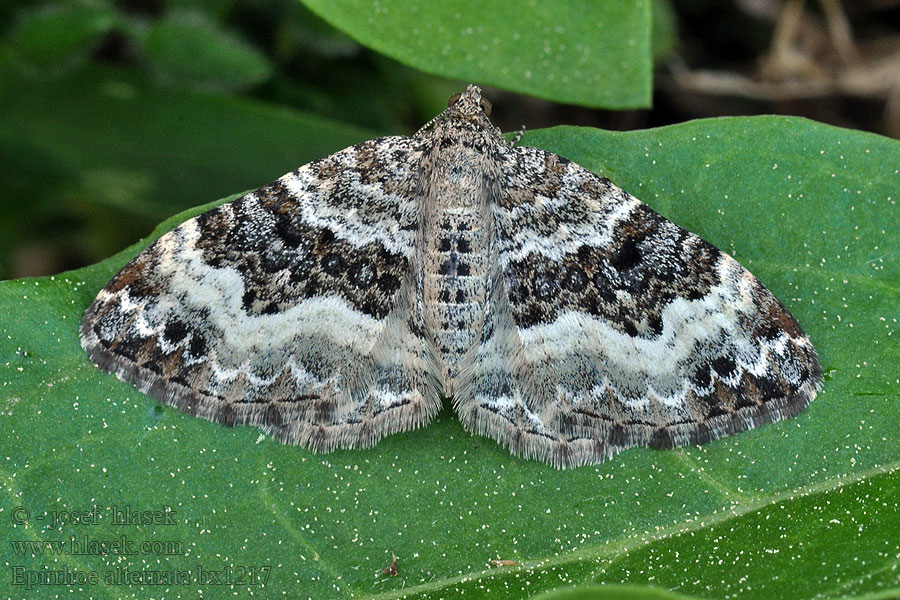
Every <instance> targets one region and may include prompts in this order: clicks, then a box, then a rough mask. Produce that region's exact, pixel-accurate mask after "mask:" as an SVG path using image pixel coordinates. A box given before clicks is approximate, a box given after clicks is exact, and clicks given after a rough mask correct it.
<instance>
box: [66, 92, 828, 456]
mask: <svg viewBox="0 0 900 600" xmlns="http://www.w3.org/2000/svg"><path fill="white" fill-rule="evenodd" d="M488 106H489V105H488V104H487V103H486V101H485V100H483V99H482V97H481V91H480V90H479V88H477V87H475V86H469V87H468V88H467V89H466V91H465V92H463V93H462V94H458V95H457V96H455V97H454V98H451V102H450V103H449V106H448V108H447V109H446V110H445V111H444V112H443V113H441V114H440V115H438V116H437V117H435V118H434V119H432V121H430V122H429V123H428V124H427V125H426V126H425V127H423V128H422V129H421V130H420V131H419V132H418V133H417V134H416V135H414V136H413V137H404V136H395V137H382V138H378V139H374V140H370V141H367V142H363V143H361V144H358V145H355V146H352V147H350V148H347V149H345V150H342V151H340V152H337V153H336V154H332V155H331V156H327V157H325V158H322V159H319V160H316V161H314V162H312V163H309V164H308V165H305V166H303V167H300V168H299V169H297V170H296V171H293V172H291V173H288V174H286V175H284V176H283V177H281V178H280V179H278V180H276V181H274V182H272V183H270V184H268V185H266V186H265V187H262V188H260V189H258V190H256V191H254V192H250V193H248V194H246V195H245V196H243V197H241V198H239V199H237V200H235V201H233V202H230V203H227V204H223V205H221V206H219V207H218V208H214V209H212V210H210V211H209V212H206V213H204V214H201V215H200V216H198V217H196V218H193V219H190V220H188V221H186V222H184V223H182V224H181V225H180V226H178V227H177V228H175V229H174V230H172V231H170V232H168V233H167V234H165V235H164V236H162V237H161V238H160V239H159V240H158V241H156V242H155V243H153V244H152V245H150V246H149V247H148V248H147V249H145V250H144V251H143V252H141V253H140V254H138V255H137V256H136V257H135V258H134V259H133V260H132V261H131V262H129V263H128V264H127V265H126V266H125V267H124V268H123V269H122V270H121V271H119V272H118V274H117V275H115V277H113V278H112V280H111V281H110V282H109V283H108V284H107V286H106V287H105V288H104V289H103V290H101V291H100V293H99V294H98V296H97V298H96V299H95V300H94V302H93V303H92V304H91V305H90V307H89V308H88V309H87V311H86V312H85V315H84V319H83V321H82V324H81V330H80V332H81V343H82V346H83V347H84V349H85V350H86V351H87V352H88V353H89V354H90V358H91V360H92V361H93V362H94V363H95V364H97V365H98V366H99V367H100V368H101V369H104V370H106V371H110V372H112V373H115V375H116V376H118V377H119V378H120V379H122V380H124V381H127V382H130V383H132V384H133V385H134V386H135V387H137V389H139V390H140V391H142V392H144V393H146V394H148V395H150V396H152V397H154V398H156V399H157V400H160V401H162V402H164V403H166V404H170V405H172V406H175V407H178V408H179V409H181V410H182V411H185V412H188V413H190V414H192V415H195V416H198V417H202V418H204V419H209V420H211V421H215V422H216V423H222V424H225V425H253V426H257V427H259V428H261V429H262V430H263V431H265V432H266V433H268V434H271V435H273V436H274V437H276V438H277V439H279V440H281V441H282V442H284V443H288V444H296V445H299V446H303V447H306V448H309V449H311V450H313V451H316V452H329V451H332V450H335V449H337V448H355V447H366V446H371V445H373V444H375V443H376V442H378V441H379V440H380V439H381V438H382V437H384V436H386V435H390V434H393V433H396V432H400V431H406V430H410V429H413V428H416V427H420V426H422V425H424V424H426V423H427V422H428V421H429V420H431V419H432V418H433V417H434V416H435V414H436V413H437V412H438V411H439V410H440V409H441V406H442V398H443V397H448V398H452V405H453V407H454V408H455V410H456V412H457V414H458V416H459V419H460V421H461V422H462V425H463V426H464V427H465V428H466V429H467V430H469V431H471V432H474V433H476V434H480V435H485V436H489V437H491V438H493V439H495V440H497V441H498V442H499V443H501V444H502V445H504V446H506V447H507V448H509V450H510V451H511V452H512V453H513V454H515V455H519V456H522V457H527V458H533V459H538V460H541V461H544V462H547V463H550V464H551V465H553V466H555V467H559V468H565V467H575V466H579V465H585V464H595V463H599V462H601V461H603V460H605V459H608V458H610V457H611V456H613V455H614V454H615V453H617V452H619V451H620V450H622V449H624V448H629V447H632V446H651V447H655V448H673V447H677V446H683V445H686V444H700V443H704V442H707V441H709V440H713V439H716V438H720V437H722V436H725V435H729V434H732V433H735V432H739V431H744V430H747V429H751V428H753V427H756V426H758V425H760V424H763V423H769V422H772V421H777V420H780V419H784V418H788V417H791V416H794V415H796V414H797V413H799V412H800V411H801V410H803V408H804V407H806V406H807V405H808V403H809V402H810V401H811V400H812V399H813V398H814V397H815V395H816V392H817V390H818V389H819V386H820V385H821V382H822V370H821V367H820V366H819V361H818V358H817V355H816V351H815V349H814V348H813V346H812V344H811V343H810V341H809V338H808V337H807V336H806V334H805V333H804V332H803V330H802V329H801V328H800V325H799V324H798V323H797V321H796V320H795V319H794V318H793V317H792V316H791V315H790V314H789V313H788V311H787V310H786V309H785V307H784V306H783V305H782V304H781V302H779V301H778V300H777V299H776V298H775V297H774V296H773V295H772V293H771V292H769V290H768V289H766V288H765V287H764V286H763V285H762V284H761V283H760V282H759V281H758V280H757V279H756V278H755V277H754V276H753V275H752V274H750V272H748V271H747V270H746V269H745V268H744V267H742V266H741V265H740V264H738V263H737V262H736V261H735V260H734V259H733V258H731V257H730V256H728V255H727V254H725V253H724V252H722V251H720V250H719V249H717V248H715V247H714V246H712V245H710V244H709V243H707V242H706V241H704V240H702V239H701V238H700V237H698V236H697V235H695V234H693V233H690V232H688V231H686V230H684V229H682V228H681V227H679V226H678V225H676V224H674V223H672V222H670V221H668V220H666V219H664V218H663V217H661V216H660V215H658V214H657V213H655V212H654V211H653V210H651V209H650V208H648V207H647V206H645V205H644V204H642V203H641V202H640V201H638V200H637V199H635V198H634V197H633V196H631V195H630V194H628V193H626V192H625V191H623V190H621V189H619V188H618V187H616V186H615V185H613V184H612V183H610V181H609V180H608V179H605V178H603V177H600V176H598V175H595V174H593V173H591V172H589V171H587V170H586V169H584V168H582V167H580V166H578V165H577V164H574V163H572V162H570V161H568V160H566V159H564V158H562V157H560V156H557V155H556V154H553V153H550V152H547V151H545V150H541V149H538V148H530V147H524V146H518V145H514V144H510V143H508V142H507V141H505V139H504V138H503V137H502V136H501V133H500V131H499V130H498V129H497V128H495V127H494V126H493V125H492V124H491V122H490V120H489V118H488V114H487V113H488Z"/></svg>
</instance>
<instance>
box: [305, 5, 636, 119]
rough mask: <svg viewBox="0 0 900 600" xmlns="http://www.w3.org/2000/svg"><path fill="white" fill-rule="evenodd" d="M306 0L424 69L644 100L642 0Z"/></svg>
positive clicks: (519, 87) (591, 98) (513, 86)
mask: <svg viewBox="0 0 900 600" xmlns="http://www.w3.org/2000/svg"><path fill="white" fill-rule="evenodd" d="M303 3H304V4H306V5H307V6H308V7H309V8H310V9H312V10H313V11H315V12H316V13H317V14H318V15H320V16H321V17H322V18H323V19H325V20H326V21H328V22H329V23H331V24H332V25H334V26H335V27H336V28H338V29H340V30H342V31H344V32H346V33H347V34H349V35H350V36H352V37H353V38H355V39H356V40H357V41H359V42H360V43H361V44H364V45H366V46H368V47H370V48H372V49H374V50H377V51H378V52H380V53H382V54H386V55H387V56H390V57H392V58H395V59H397V60H399V61H400V62H402V63H404V64H407V65H410V66H412V67H415V68H417V69H420V70H422V71H427V72H429V73H435V74H438V75H443V76H444V77H451V78H456V79H463V80H466V81H471V82H473V83H483V84H490V85H496V86H499V87H503V88H506V89H510V90H514V91H517V92H524V93H527V94H530V95H532V96H538V97H540V98H546V99H549V100H554V101H556V102H565V103H568V104H580V105H584V106H598V107H604V108H637V107H646V106H649V104H650V94H651V75H652V73H651V49H650V46H651V43H650V38H651V34H650V30H651V27H650V2H649V0H629V1H628V2H610V1H605V2H596V1H593V0H554V1H553V2H521V1H520V0H489V1H487V2H485V1H484V0H455V1H454V2H432V1H427V0H425V1H423V0H413V1H410V0H366V1H360V0H303Z"/></svg>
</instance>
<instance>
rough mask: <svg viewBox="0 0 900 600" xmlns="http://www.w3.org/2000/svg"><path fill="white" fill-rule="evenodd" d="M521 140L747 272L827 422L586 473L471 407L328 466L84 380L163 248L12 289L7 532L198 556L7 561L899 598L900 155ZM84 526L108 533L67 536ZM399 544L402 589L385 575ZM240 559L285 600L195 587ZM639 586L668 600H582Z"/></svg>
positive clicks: (347, 586)
mask: <svg viewBox="0 0 900 600" xmlns="http://www.w3.org/2000/svg"><path fill="white" fill-rule="evenodd" d="M522 143H527V144H531V145H539V146H542V147H546V148H549V149H551V150H554V151H556V152H559V153H561V154H564V155H566V156H568V157H569V158H572V159H574V160H576V161H578V162H580V163H581V164H583V165H585V166H587V167H589V168H591V169H592V170H595V171H597V172H600V173H604V174H606V175H608V176H610V177H611V178H612V179H613V180H614V181H615V182H617V183H618V184H620V185H621V186H623V187H624V188H626V189H628V190H629V191H631V192H633V193H634V194H636V195H638V196H639V197H640V198H642V199H644V200H645V201H646V202H647V203H648V204H650V205H651V206H653V207H654V208H656V209H657V210H659V211H660V212H662V213H663V214H664V215H666V216H667V217H669V218H671V219H673V220H675V221H676V222H678V223H679V224H681V225H684V226H686V227H688V228H690V229H692V230H694V231H697V232H698V233H700V234H701V235H703V236H704V237H706V238H707V239H709V240H710V241H712V242H713V243H715V244H717V245H719V246H720V247H721V248H723V249H725V250H727V251H729V252H730V253H732V254H733V255H734V256H735V257H736V258H737V259H738V260H740V261H742V262H743V263H744V264H746V265H748V266H749V267H750V268H751V269H752V270H753V271H754V273H756V275H757V276H759V277H760V278H761V279H762V281H763V282H764V283H766V285H767V286H769V287H770V288H771V289H772V290H773V291H774V293H775V294H776V295H777V296H778V297H779V298H781V299H782V300H783V301H784V302H785V303H786V304H787V306H788V307H789V308H790V310H791V311H792V312H793V314H794V315H795V316H796V317H797V318H798V320H799V321H800V323H801V324H802V325H803V326H804V328H805V329H806V330H807V332H808V333H809V334H810V337H811V339H812V341H813V343H814V344H815V345H816V347H817V348H818V350H819V353H820V356H821V359H822V364H823V367H824V368H825V370H826V372H827V380H826V383H825V388H824V390H823V392H822V393H821V394H820V396H819V397H818V398H817V399H816V400H815V401H814V402H813V403H812V405H811V406H810V407H809V409H807V410H806V411H805V412H803V413H802V414H801V415H799V416H798V417H797V418H795V419H792V420H790V421H788V422H783V423H779V424H774V425H769V426H765V427H762V428H760V429H757V430H754V431H751V432H747V433H744V434H740V435H737V436H733V437H731V438H728V439H725V440H720V441H717V442H714V443H711V444H708V445H705V446H702V447H692V448H685V449H680V450H672V451H654V450H648V449H633V450H629V451H626V452H624V453H622V454H621V455H619V456H617V457H616V458H615V459H614V460H611V461H609V462H607V463H604V464H602V465H599V466H596V467H583V468H579V469H574V470H567V471H557V470H554V469H552V468H550V467H548V466H547V465H544V464H542V463H537V462H534V461H527V460H522V459H519V458H515V457H512V456H510V455H509V454H508V453H507V452H506V451H505V450H503V449H502V448H501V447H499V445H498V444H496V443H494V442H493V441H491V440H489V439H486V438H481V437H475V436H472V435H470V434H468V433H466V432H465V431H464V430H463V429H462V428H461V427H460V425H459V424H458V423H457V421H456V419H455V417H454V416H453V415H452V411H450V410H449V409H448V410H445V411H444V413H443V414H442V415H441V416H440V417H439V418H438V419H437V420H436V422H434V423H432V424H431V425H429V426H428V427H426V428H424V429H421V430H418V431H415V432H410V433H405V434H400V435H394V436H390V437H388V438H386V439H384V440H382V441H381V442H380V443H379V444H378V445H377V446H375V447H374V448H371V449H367V450H347V451H340V452H336V453H333V454H329V455H313V454H311V453H309V452H307V451H305V450H302V449H299V448H296V447H289V446H282V445H280V444H278V443H276V442H273V441H272V440H271V439H267V438H264V437H261V436H260V435H259V433H258V432H257V431H256V430H255V429H252V428H248V427H242V428H236V429H228V428H225V427H220V426H217V425H214V424H212V423H209V422H207V421H203V420H200V419H195V418H192V417H189V416H185V415H182V414H180V413H178V412H177V411H176V410H174V409H171V408H168V407H162V406H160V405H159V404H158V403H156V402H155V401H153V400H151V399H149V398H147V397H145V396H143V395H142V394H140V393H138V392H136V391H135V390H134V389H133V388H132V387H131V386H129V385H127V384H124V383H121V382H119V381H118V380H116V379H115V378H114V377H113V376H111V375H108V374H105V373H101V372H100V371H99V370H98V369H96V368H95V367H93V366H92V365H91V364H90V363H89V362H88V360H87V357H86V356H85V354H84V353H83V352H82V351H81V349H80V347H79V344H78V335H77V327H78V323H79V320H80V318H81V314H82V311H83V310H84V309H85V307H86V306H87V305H88V303H89V302H90V301H91V299H92V298H93V296H94V295H95V294H96V292H97V291H98V290H99V289H100V288H101V287H102V286H103V284H104V283H105V282H106V280H107V279H108V278H109V277H110V276H111V275H112V274H113V273H114V272H115V270H116V269H117V268H119V267H120V266H121V265H122V264H124V263H125V261H126V260H127V259H128V258H129V257H130V256H132V255H134V254H135V253H136V252H137V251H138V250H139V248H140V247H143V246H144V245H146V243H147V241H145V242H144V243H142V244H140V245H139V246H135V247H132V248H130V249H128V250H127V251H125V252H123V253H121V254H119V255H116V256H114V257H112V258H110V259H108V260H106V261H104V262H102V263H99V264H97V265H94V266H91V267H87V268H85V269H81V270H78V271H73V272H69V273H64V274H62V275H58V276H55V277H51V278H43V279H25V280H18V281H10V282H5V283H3V284H0V315H2V316H0V357H2V360H0V394H2V397H0V411H2V416H0V423H2V430H3V435H2V436H0V456H2V457H3V460H2V463H0V464H2V467H0V478H2V481H3V483H4V490H5V494H4V496H3V498H2V500H0V523H2V525H0V527H2V532H3V534H4V535H3V539H4V540H14V541H52V540H68V539H69V538H70V537H71V536H75V537H76V538H77V539H78V540H81V539H82V538H85V537H87V538H90V539H94V540H117V539H121V536H123V535H124V536H126V538H127V540H132V541H133V542H134V543H135V544H139V543H141V542H144V541H162V542H175V544H174V546H175V547H174V550H176V551H178V553H176V554H173V555H163V554H161V553H160V552H158V550H160V549H159V548H156V549H154V548H149V549H148V551H147V553H144V554H141V553H140V552H138V553H137V554H134V555H127V556H122V555H116V554H107V555H103V556H92V555H77V556H76V555H71V554H57V555H47V554H45V555H43V556H32V553H31V552H30V551H25V552H24V553H22V554H14V548H13V547H12V546H5V547H4V548H5V550H4V562H5V564H6V565H7V568H11V567H12V566H20V567H22V569H23V570H21V571H18V572H19V573H21V574H22V577H25V575H26V572H27V571H28V570H39V569H45V568H47V569H53V570H57V571H66V570H68V571H69V572H73V573H74V572H97V573H98V574H99V577H100V579H101V581H102V580H103V578H104V577H105V576H106V573H107V572H109V573H112V575H110V577H113V576H116V574H119V575H121V574H122V573H123V570H124V569H126V568H127V569H129V570H131V572H132V573H137V575H133V577H149V576H150V575H148V574H149V573H151V572H154V571H156V572H164V573H165V572H171V571H172V570H176V569H177V570H179V571H181V572H187V575H186V577H188V579H189V582H188V583H187V584H185V585H171V586H168V587H160V586H151V585H139V584H131V585H117V582H116V581H112V582H110V583H109V584H105V583H98V584H95V585H91V584H86V585H82V586H80V587H79V586H74V585H73V586H68V589H63V588H62V587H61V586H53V585H47V586H40V587H41V591H43V592H44V594H43V595H47V596H49V595H60V596H66V597H88V596H91V597H120V596H135V597H147V596H150V595H163V593H162V590H167V591H166V593H165V595H167V596H168V595H173V596H182V597H184V596H193V597H200V596H202V597H204V598H214V597H215V598H218V597H222V598H224V597H234V596H238V597H241V596H246V595H249V594H250V593H255V594H257V595H260V596H265V597H276V596H277V597H281V596H284V597H309V598H316V599H319V598H349V597H357V598H359V597H362V598H401V597H407V598H448V597H456V596H459V595H462V594H465V597H470V598H471V597H475V598H519V597H523V596H525V595H529V594H532V593H537V592H539V591H544V590H550V589H552V588H556V587H561V586H569V585H572V584H583V583H628V584H632V585H640V584H646V585H651V586H654V588H668V589H673V590H677V591H678V592H679V593H680V594H684V595H690V596H696V597H704V598H715V597H730V598H766V599H770V598H785V599H788V598H789V599H796V598H812V597H825V598H828V597H844V596H857V597H867V598H881V597H884V598H888V597H893V596H896V595H897V594H900V581H898V570H900V538H898V536H897V535H896V532H897V531H900V510H898V503H900V474H898V472H897V468H898V466H900V460H898V457H900V438H898V436H897V425H898V404H897V402H898V400H900V381H898V364H900V351H898V341H897V336H898V335H900V334H898V332H897V328H898V320H900V284H898V281H900V244H898V235H897V230H896V224H897V223H898V222H900V209H898V207H897V201H898V196H900V169H898V165H900V144H898V142H896V141H892V140H888V139H885V138H881V137H878V136H874V135H870V134H865V133H859V132H853V131H847V130H842V129H837V128H833V127H828V126H824V125H819V124H816V123H813V122H810V121H805V120H801V119H792V118H779V117H762V118H733V119H717V120H708V121H696V122H690V123H685V124H683V125H678V126H673V127H667V128H663V129H657V130H649V131H641V132H631V133H612V132H604V131H596V130H589V129H575V128H558V129H551V130H544V131H536V132H532V133H530V134H528V135H527V136H526V137H525V139H524V140H523V142H522ZM203 208H204V207H200V208H198V209H196V210H194V211H190V212H189V213H183V214H181V215H177V216H176V217H173V218H172V219H170V220H169V221H167V222H166V223H164V224H163V225H162V226H161V227H160V228H159V229H158V230H157V232H156V234H155V235H159V234H160V233H161V232H162V231H164V230H166V229H169V228H170V227H172V226H173V225H174V224H175V223H177V222H179V221H180V220H182V219H185V218H187V217H188V216H189V215H191V214H195V213H196V212H198V211H199V210H202V209H203ZM17 506H21V507H25V509H27V511H28V514H26V513H25V512H23V511H21V510H20V511H15V510H14V509H15V507H17ZM124 506H128V507H129V508H130V510H132V511H154V510H163V509H164V507H170V508H171V510H173V511H175V512H174V515H173V516H174V520H175V524H172V525H142V526H130V527H126V526H116V525H113V524H112V523H111V515H112V511H113V509H112V507H117V508H118V509H119V510H122V508H123V507H124ZM93 507H98V508H96V509H94V508H93ZM88 510H95V511H96V514H97V517H96V523H94V521H93V520H90V521H89V523H92V524H87V525H73V524H68V525H59V524H54V523H52V520H53V519H52V516H53V514H54V513H57V514H59V513H60V512H61V511H88ZM43 515H49V516H48V517H46V518H45V519H44V520H43V521H39V520H38V518H39V517H41V516H43ZM16 519H19V521H17V520H16ZM24 521H27V523H25V522H24ZM179 544H180V546H179ZM392 553H393V554H396V555H397V556H398V557H399V563H398V570H399V574H398V575H397V576H396V577H387V576H386V575H383V574H382V573H381V569H382V568H384V567H386V566H387V565H388V564H390V562H391V554H392ZM492 559H503V560H512V561H517V564H507V565H504V566H498V567H494V566H491V564H490V561H491V560H492ZM227 566H232V567H234V568H237V567H245V568H246V567H250V568H260V567H263V566H268V567H271V572H270V573H269V575H268V580H267V583H266V587H265V589H264V590H263V589H261V588H260V586H252V585H248V584H247V582H241V583H240V584H234V585H231V586H228V585H208V584H200V583H196V578H197V577H198V574H199V573H200V571H199V569H200V568H202V569H204V570H206V571H205V572H208V571H210V570H214V571H215V570H222V569H224V568H225V567H227ZM233 573H237V571H233ZM256 573H257V574H259V573H260V572H259V571H257V572H256ZM13 575H14V573H11V574H10V575H9V576H10V577H12V576H13ZM11 580H12V579H11ZM13 581H14V580H13ZM11 589H13V590H14V592H15V593H14V594H12V592H11V594H12V595H29V594H34V593H35V592H34V591H33V590H32V591H31V592H28V593H27V594H26V592H25V591H24V589H23V588H21V587H13V588H11ZM604 590H605V591H604ZM19 592H21V593H19ZM70 592H71V593H70ZM594 592H597V594H596V595H594ZM607 592H609V593H607ZM619 592H622V594H626V593H627V594H628V595H627V596H623V595H622V594H619V596H618V597H634V598H640V597H646V598H653V597H657V598H659V597H665V595H662V594H663V593H662V592H659V591H658V590H656V589H650V588H648V591H646V593H643V592H642V591H641V590H639V589H638V590H637V591H635V589H634V588H628V589H627V590H618V591H616V588H613V589H612V590H610V589H608V588H601V590H600V591H597V590H582V591H581V592H579V593H582V594H584V595H581V596H580V597H597V598H604V597H613V598H615V597H617V596H616V595H615V594H618V593H619ZM559 593H560V594H570V593H571V594H574V593H575V592H559ZM586 594H591V595H586ZM560 597H566V596H564V595H563V596H560ZM569 597H579V596H569Z"/></svg>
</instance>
